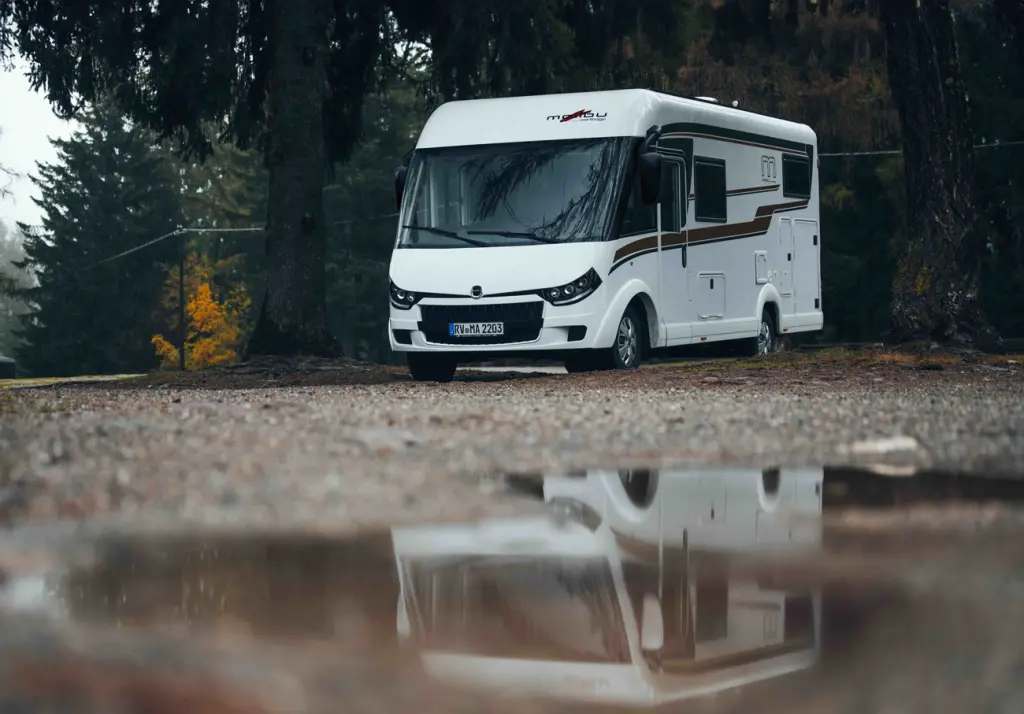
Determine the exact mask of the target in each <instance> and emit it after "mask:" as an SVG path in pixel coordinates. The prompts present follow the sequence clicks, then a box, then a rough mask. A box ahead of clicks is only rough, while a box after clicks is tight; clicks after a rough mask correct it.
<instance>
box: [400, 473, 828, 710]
mask: <svg viewBox="0 0 1024 714" xmlns="http://www.w3.org/2000/svg"><path fill="white" fill-rule="evenodd" d="M821 486H822V471H821V470H820V469H818V470H815V471H799V470H783V471H781V472H780V471H764V472H762V471H760V470H749V469H735V470H732V471H720V470H716V471H685V472H684V471H678V472H676V471H662V472H661V473H653V472H650V473H646V472H632V473H620V472H617V471H609V472H604V471H591V472H588V473H586V474H585V475H580V476H548V477H546V478H545V481H544V498H545V500H546V501H548V502H549V503H551V504H552V506H553V510H554V511H555V514H556V517H536V518H529V519H507V520H491V521H483V522H481V523H478V524H474V525H450V526H448V525H446V526H422V527H404V528H396V529H394V530H393V531H392V537H393V541H394V547H395V556H396V563H397V566H398V571H399V581H400V586H401V596H400V598H399V603H398V630H399V635H400V636H401V637H402V639H403V640H404V641H405V642H407V643H409V644H411V645H412V646H415V647H417V648H418V649H419V650H420V652H421V656H422V659H423V662H424V664H425V666H426V668H427V669H428V671H429V672H431V673H432V674H433V675H434V676H436V677H438V678H439V679H443V680H446V681H449V682H453V683H457V684H464V685H473V686H484V687H488V688H493V689H497V690H503V691H507V692H511V693H520V694H536V695H545V696H554V697H560V698H567V699H575V700H593V701H601V702H607V703H616V702H617V703H622V704H633V705H648V704H651V705H653V704H659V703H664V702H669V701H675V700H680V699H685V698H689V697H693V696H700V695H705V694H710V693H714V692H718V691H722V690H726V689H730V688H734V687H737V686H741V685H744V684H749V683H752V682H755V681H758V680H763V679H767V678H770V677H775V676H779V675H782V674H786V673H789V672H794V671H797V670H800V669H805V668H807V667H810V666H812V665H813V664H814V663H815V662H816V661H817V657H818V651H819V642H818V636H819V635H818V633H819V630H820V595H819V593H818V592H816V591H808V590H805V591H802V592H801V591H787V590H785V589H784V588H783V587H782V586H777V585H774V584H773V583H771V582H767V581H765V580H760V581H759V580H758V579H757V578H756V577H754V576H747V577H744V576H743V575H741V574H739V573H738V572H735V569H734V571H733V572H730V567H729V557H730V555H731V554H732V555H739V554H748V555H749V554H756V553H759V552H763V551H766V550H773V551H778V550H788V551H792V550H794V549H817V548H819V547H820V544H821V524H820V520H819V518H818V517H819V516H820V513H821V490H822V489H821ZM800 515H802V516H803V518H794V517H793V516H800ZM807 516H813V518H808V517H807Z"/></svg>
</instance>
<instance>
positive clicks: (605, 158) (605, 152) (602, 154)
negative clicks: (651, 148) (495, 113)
mask: <svg viewBox="0 0 1024 714" xmlns="http://www.w3.org/2000/svg"><path fill="white" fill-rule="evenodd" d="M633 142H634V140H633V139H631V138H628V137H623V138H611V139H586V140H570V141H543V142H530V143H520V144H496V145H487V146H462V147H446V148H442V149H425V150H419V151H417V152H416V153H415V154H414V156H413V159H412V162H411V164H410V166H409V173H408V179H407V184H406V186H407V189H406V195H405V199H404V201H403V211H402V223H403V226H402V228H401V230H400V233H399V241H398V247H399V248H465V247H467V246H476V247H488V246H498V245H528V244H546V243H572V242H581V241H599V240H604V239H605V238H606V237H607V236H608V235H609V233H610V232H611V226H612V222H613V220H614V218H615V208H616V205H617V203H618V199H619V196H620V195H621V182H622V177H623V173H624V172H623V168H624V167H625V166H626V163H627V160H628V157H629V152H630V148H631V147H632V145H633Z"/></svg>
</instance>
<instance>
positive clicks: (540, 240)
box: [466, 231, 561, 243]
mask: <svg viewBox="0 0 1024 714" xmlns="http://www.w3.org/2000/svg"><path fill="white" fill-rule="evenodd" d="M466 233H468V234H470V235H475V236H485V235H487V236H500V237H502V238H526V239H528V240H534V241H537V242H538V243H560V242H561V241H557V240H555V239H554V238H545V237H544V236H539V235H537V234H536V233H520V232H517V231H466Z"/></svg>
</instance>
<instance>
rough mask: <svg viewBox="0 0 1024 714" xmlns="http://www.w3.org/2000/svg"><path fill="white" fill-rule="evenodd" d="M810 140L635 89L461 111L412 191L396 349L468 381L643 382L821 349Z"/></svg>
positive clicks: (797, 131) (716, 107)
mask: <svg viewBox="0 0 1024 714" xmlns="http://www.w3.org/2000/svg"><path fill="white" fill-rule="evenodd" d="M818 163H819V162H818V158H817V137H816V135H815V133H814V131H813V130H811V128H810V127H808V126H805V125H803V124H797V123H793V122H789V121H783V120H781V119H775V118H772V117H768V116H763V115H759V114H755V113H752V112H747V111H743V110H740V109H736V108H733V107H728V106H723V105H721V104H718V103H717V102H714V101H711V100H708V99H707V98H699V99H685V98H681V97H676V96H674V95H669V94H663V93H659V92H655V91H650V90H642V89H628V90H616V91H605V92H588V93H578V94H558V95H543V96H531V97H515V98H502V99H481V100H471V101H456V102H449V103H447V104H443V105H442V106H440V107H438V109H437V110H435V111H434V113H433V114H432V115H431V116H430V118H429V120H428V121H427V123H426V125H425V126H424V127H423V131H422V133H421V134H420V137H419V140H418V142H417V144H416V147H415V150H414V151H413V152H412V155H411V159H410V161H409V162H408V166H403V167H400V168H399V169H398V171H397V172H396V178H395V189H396V198H397V200H398V204H399V226H398V233H397V237H396V241H395V246H394V250H393V252H392V256H391V265H390V285H389V291H390V304H391V308H390V321H389V323H390V324H389V333H390V340H391V348H392V349H393V350H395V351H398V352H404V353H406V356H407V358H408V361H409V367H410V371H411V372H412V375H413V377H414V378H416V379H421V380H431V381H447V380H450V379H451V378H452V376H453V375H454V372H455V369H456V366H457V365H458V364H459V363H466V362H475V361H482V360H487V359H492V358H501V357H509V356H520V357H537V356H543V357H546V358H549V359H552V358H553V359H562V360H564V362H565V364H566V367H567V368H568V369H569V370H570V371H583V370H589V369H598V368H606V367H611V368H633V367H636V366H637V365H638V364H639V363H640V361H641V360H642V359H643V358H644V356H645V355H648V354H650V353H651V352H652V350H658V349H661V348H671V347H677V346H685V345H691V344H700V343H706V342H716V341H724V340H742V341H745V344H746V348H747V349H749V351H750V352H751V353H755V354H760V353H766V352H769V351H771V350H772V349H774V347H775V345H776V344H777V342H778V338H779V337H781V336H782V335H785V334H793V333H797V332H808V331H813V330H820V329H821V327H822V324H823V318H822V306H821V280H820V261H819V253H820V247H821V245H820V240H819V238H820V221H819V212H818V204H819V202H818V182H819V178H818V171H817V170H816V169H817V167H818Z"/></svg>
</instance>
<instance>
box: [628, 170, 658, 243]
mask: <svg viewBox="0 0 1024 714" xmlns="http://www.w3.org/2000/svg"><path fill="white" fill-rule="evenodd" d="M657 209H658V207H657V205H654V206H645V205H644V204H643V202H642V201H641V200H640V181H639V180H634V181H633V190H632V191H630V192H629V205H628V206H626V212H625V213H624V214H623V216H622V228H621V229H620V230H619V235H620V236H632V235H637V234H640V233H655V232H656V231H657V230H658V214H657Z"/></svg>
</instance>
